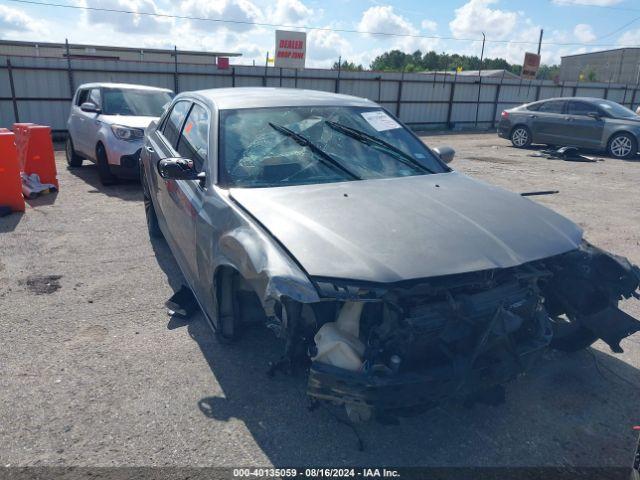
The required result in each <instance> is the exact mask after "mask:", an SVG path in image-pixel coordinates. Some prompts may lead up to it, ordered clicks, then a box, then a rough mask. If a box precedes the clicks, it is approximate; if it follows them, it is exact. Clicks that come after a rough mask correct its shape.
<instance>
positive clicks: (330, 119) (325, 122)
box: [220, 107, 448, 187]
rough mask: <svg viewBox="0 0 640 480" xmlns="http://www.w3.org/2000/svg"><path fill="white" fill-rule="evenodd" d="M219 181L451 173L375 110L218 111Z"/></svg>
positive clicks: (280, 182)
mask: <svg viewBox="0 0 640 480" xmlns="http://www.w3.org/2000/svg"><path fill="white" fill-rule="evenodd" d="M220 167H221V168H220V171H221V183H222V184H224V185H226V186H235V187H274V186H285V185H300V184H313V183H328V182H341V181H356V180H365V179H374V178H390V177H405V176H412V175H427V174H430V173H442V172H446V171H448V169H447V168H446V167H444V166H443V165H442V164H441V163H440V162H439V161H438V160H437V159H436V158H435V157H434V156H433V154H432V153H431V152H430V151H429V150H428V149H427V148H426V147H425V146H424V145H423V144H422V142H420V140H418V139H417V138H416V137H415V136H413V135H412V134H411V132H409V131H407V130H406V129H405V128H404V127H403V126H402V125H400V124H399V123H398V122H396V120H394V119H393V117H391V116H390V115H388V114H387V113H386V112H385V111H384V110H382V109H380V108H362V107H282V108H256V109H240V110H223V111H221V112H220Z"/></svg>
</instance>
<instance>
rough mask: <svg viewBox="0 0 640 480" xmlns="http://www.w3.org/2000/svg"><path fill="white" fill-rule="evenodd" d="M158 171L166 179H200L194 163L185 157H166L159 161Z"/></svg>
mask: <svg viewBox="0 0 640 480" xmlns="http://www.w3.org/2000/svg"><path fill="white" fill-rule="evenodd" d="M158 173H160V176H161V177H162V178H164V179H165V180H198V178H199V177H198V172H196V171H195V170H194V169H193V163H191V162H190V161H188V160H186V159H184V158H165V159H163V160H160V161H159V162H158Z"/></svg>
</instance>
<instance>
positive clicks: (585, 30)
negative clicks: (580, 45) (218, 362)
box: [573, 23, 596, 43]
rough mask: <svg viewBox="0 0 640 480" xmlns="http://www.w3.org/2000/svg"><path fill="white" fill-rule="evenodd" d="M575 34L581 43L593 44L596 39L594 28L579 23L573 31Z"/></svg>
mask: <svg viewBox="0 0 640 480" xmlns="http://www.w3.org/2000/svg"><path fill="white" fill-rule="evenodd" d="M573 34H574V35H575V37H576V38H577V39H578V40H580V41H581V42H585V43H587V42H593V41H594V40H595V39H596V35H595V33H593V28H591V25H587V24H586V23H579V24H577V25H576V26H575V28H574V29H573Z"/></svg>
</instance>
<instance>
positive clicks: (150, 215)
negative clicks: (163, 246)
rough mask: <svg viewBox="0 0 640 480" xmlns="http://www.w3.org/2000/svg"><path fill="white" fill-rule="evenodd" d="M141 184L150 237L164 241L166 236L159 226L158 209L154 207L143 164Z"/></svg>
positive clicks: (141, 167)
mask: <svg viewBox="0 0 640 480" xmlns="http://www.w3.org/2000/svg"><path fill="white" fill-rule="evenodd" d="M140 183H142V198H143V200H144V213H145V215H146V217H147V230H149V237H151V238H157V239H162V238H164V235H163V234H162V230H160V225H159V224H158V215H156V209H155V207H154V206H153V201H152V200H151V192H150V190H149V185H148V184H147V178H146V176H145V175H144V168H143V166H142V164H140Z"/></svg>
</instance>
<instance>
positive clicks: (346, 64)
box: [331, 60, 364, 72]
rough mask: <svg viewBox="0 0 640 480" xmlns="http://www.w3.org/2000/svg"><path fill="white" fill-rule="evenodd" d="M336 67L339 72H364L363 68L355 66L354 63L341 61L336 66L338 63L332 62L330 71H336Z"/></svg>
mask: <svg viewBox="0 0 640 480" xmlns="http://www.w3.org/2000/svg"><path fill="white" fill-rule="evenodd" d="M338 67H339V68H340V70H348V71H351V72H361V71H363V70H364V67H363V66H362V65H356V64H355V63H353V62H349V61H347V60H343V61H342V63H341V64H340V65H338V62H334V64H333V67H331V69H332V70H338Z"/></svg>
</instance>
